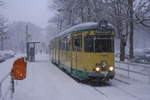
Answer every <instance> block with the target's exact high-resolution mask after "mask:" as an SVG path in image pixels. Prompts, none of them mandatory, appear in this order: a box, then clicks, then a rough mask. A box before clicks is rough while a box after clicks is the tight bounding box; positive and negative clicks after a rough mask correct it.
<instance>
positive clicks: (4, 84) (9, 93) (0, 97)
mask: <svg viewBox="0 0 150 100" xmlns="http://www.w3.org/2000/svg"><path fill="white" fill-rule="evenodd" d="M12 87H14V81H13V80H12V78H11V74H10V73H8V74H7V75H5V76H4V77H3V79H2V80H0V100H5V99H6V98H12V97H13V90H14V88H12Z"/></svg>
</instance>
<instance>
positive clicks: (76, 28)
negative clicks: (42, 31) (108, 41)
mask: <svg viewBox="0 0 150 100" xmlns="http://www.w3.org/2000/svg"><path fill="white" fill-rule="evenodd" d="M107 26H109V28H112V27H113V26H112V25H111V24H109V23H108V24H107ZM99 27H100V26H99V23H97V22H86V23H81V24H78V25H75V26H73V27H70V28H68V29H66V30H65V31H63V32H61V33H59V34H58V35H56V36H55V37H58V36H61V35H65V34H69V33H70V32H76V31H84V30H91V29H99ZM55 37H54V38H55Z"/></svg>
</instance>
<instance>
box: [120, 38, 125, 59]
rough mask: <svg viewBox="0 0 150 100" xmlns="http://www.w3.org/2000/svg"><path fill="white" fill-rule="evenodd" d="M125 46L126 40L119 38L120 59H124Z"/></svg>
mask: <svg viewBox="0 0 150 100" xmlns="http://www.w3.org/2000/svg"><path fill="white" fill-rule="evenodd" d="M125 46H126V42H125V41H123V40H120V61H124V60H125Z"/></svg>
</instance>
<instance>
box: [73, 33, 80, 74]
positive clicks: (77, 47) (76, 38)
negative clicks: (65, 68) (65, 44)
mask: <svg viewBox="0 0 150 100" xmlns="http://www.w3.org/2000/svg"><path fill="white" fill-rule="evenodd" d="M80 49H81V36H74V37H73V41H72V51H73V52H72V73H74V74H76V72H77V68H78V53H79V52H80Z"/></svg>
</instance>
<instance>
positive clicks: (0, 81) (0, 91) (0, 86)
mask: <svg viewBox="0 0 150 100" xmlns="http://www.w3.org/2000/svg"><path fill="white" fill-rule="evenodd" d="M9 76H10V72H9V73H7V74H6V75H5V76H4V77H3V78H2V80H0V99H2V100H4V98H5V96H2V85H3V83H4V81H5V80H6V79H7V78H8V77H9ZM9 88H10V87H9ZM9 88H8V89H7V92H6V93H5V95H6V94H8V91H9V90H10V89H9Z"/></svg>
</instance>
